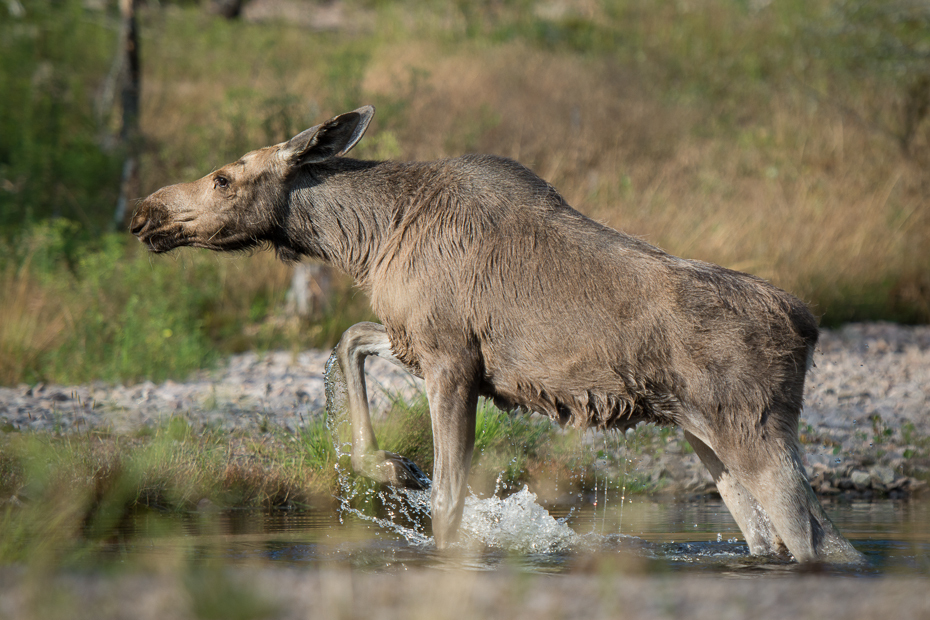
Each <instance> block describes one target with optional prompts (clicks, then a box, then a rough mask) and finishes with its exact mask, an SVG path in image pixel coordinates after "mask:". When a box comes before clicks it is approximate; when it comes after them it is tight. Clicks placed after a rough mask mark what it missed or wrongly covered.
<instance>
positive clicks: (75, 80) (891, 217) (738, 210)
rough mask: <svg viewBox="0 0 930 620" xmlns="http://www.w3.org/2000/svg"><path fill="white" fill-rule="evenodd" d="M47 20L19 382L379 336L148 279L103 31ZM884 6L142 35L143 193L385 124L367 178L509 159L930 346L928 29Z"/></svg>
mask: <svg viewBox="0 0 930 620" xmlns="http://www.w3.org/2000/svg"><path fill="white" fill-rule="evenodd" d="M37 3H38V4H37V5H36V6H35V10H33V7H30V9H29V10H28V11H27V12H26V13H27V15H26V17H22V18H11V19H10V20H4V22H3V24H2V25H0V46H2V52H3V53H0V59H2V60H0V80H2V85H3V90H4V92H7V93H9V96H8V97H7V100H6V101H7V103H8V105H5V106H4V109H3V110H2V111H0V127H2V128H3V129H2V130H0V136H2V137H0V186H2V188H0V213H2V214H3V215H2V218H0V239H2V244H3V246H4V248H3V251H2V253H0V275H2V282H0V284H2V285H3V290H4V291H9V293H8V294H4V295H0V317H3V319H4V320H2V321H0V324H3V325H10V326H12V325H21V326H22V329H19V328H17V329H13V328H12V327H9V328H6V329H5V330H4V333H3V335H2V338H0V382H2V383H4V384H15V383H18V382H23V381H25V382H34V381H53V382H63V381H84V380H89V379H105V380H111V381H117V380H119V381H135V380H139V379H142V378H152V379H157V378H162V377H167V376H171V377H181V376H183V375H184V374H186V373H187V372H189V371H190V370H191V369H193V368H197V367H200V366H203V365H209V364H210V362H211V360H213V359H215V358H216V357H217V356H219V355H223V354H227V353H230V352H234V351H240V350H244V349H252V348H259V349H261V348H269V347H282V346H285V347H286V346H291V347H306V346H312V345H316V346H321V345H322V346H328V345H331V344H332V343H333V342H334V341H335V340H336V339H337V338H338V335H339V333H341V330H342V329H344V327H345V326H347V325H349V324H351V322H353V321H355V320H361V319H369V318H371V316H370V311H369V310H368V308H367V300H365V299H364V297H363V296H361V295H357V294H354V293H353V292H352V290H351V283H350V282H348V281H343V280H340V281H338V282H337V286H336V290H335V291H334V293H333V297H334V302H333V303H332V304H331V311H330V312H329V313H328V314H326V315H325V316H322V317H317V318H315V319H314V320H312V321H310V322H307V321H303V322H301V321H297V320H294V319H293V318H291V317H289V316H288V315H287V313H286V312H285V311H284V309H283V308H284V305H285V304H284V299H285V293H286V290H287V287H288V283H289V278H290V270H289V269H290V268H289V267H287V266H284V265H280V264H278V263H276V262H275V261H274V259H273V258H272V257H271V256H270V255H268V254H266V253H261V252H260V253H257V254H255V255H253V256H249V257H238V258H232V259H229V258H219V257H215V256H207V255H206V254H205V253H202V252H201V253H197V252H177V253H175V254H173V255H172V256H171V257H159V258H150V257H147V256H145V255H144V253H143V252H141V251H140V249H139V248H138V247H136V244H133V243H131V239H129V238H128V235H126V234H125V233H119V234H117V235H114V236H109V235H106V234H105V231H106V230H107V228H108V226H109V222H110V218H111V217H112V212H113V206H114V204H115V188H116V186H117V184H118V177H119V168H120V165H119V164H120V161H121V155H120V153H119V150H118V149H115V150H114V149H113V148H111V147H110V146H107V145H108V144H111V140H110V138H109V137H108V136H112V134H113V131H114V126H115V125H114V123H115V121H114V118H115V117H118V114H116V113H114V112H112V111H111V110H109V109H107V110H103V111H101V110H100V109H99V106H97V108H95V105H96V104H95V102H97V101H99V100H100V98H99V97H98V95H99V93H100V92H102V91H101V88H102V86H103V85H104V84H105V83H106V80H105V77H106V73H107V71H108V70H109V68H108V67H109V54H110V53H111V50H112V49H113V46H112V33H111V31H110V30H109V28H108V23H109V22H108V19H109V17H108V15H107V14H106V13H99V12H94V11H92V10H88V9H85V8H83V7H82V5H81V4H80V3H79V2H77V1H76V0H73V1H68V2H66V3H65V5H64V9H62V10H55V11H53V10H48V11H42V10H41V7H42V6H44V5H42V2H41V0H37ZM883 6H885V7H886V9H887V10H884V12H879V13H880V16H881V19H873V18H871V17H869V15H872V13H869V11H872V12H873V13H874V11H873V10H872V9H868V10H866V9H867V8H868V7H865V5H863V6H862V7H860V6H859V5H858V4H856V3H846V4H843V3H834V2H832V1H831V0H818V1H817V2H809V3H801V2H779V3H762V4H758V3H755V4H754V3H740V2H728V1H724V0H708V1H707V2H703V3H701V5H700V7H699V8H697V7H690V5H685V4H682V3H674V2H664V1H661V2H646V1H645V0H624V1H620V0H604V1H601V2H593V3H581V4H578V5H565V6H561V5H559V6H556V5H551V6H550V5H548V4H538V3H534V2H529V1H528V0H509V1H506V2H500V3H478V4H474V3H461V2H458V3H442V2H438V3H418V2H412V1H411V2H396V3H367V2H349V1H347V4H346V11H347V13H346V14H347V15H349V16H350V19H351V20H353V23H354V24H355V25H354V27H353V28H350V29H345V30H344V31H335V32H324V33H315V34H313V35H312V36H309V35H307V33H306V31H305V30H303V29H302V28H300V27H298V26H295V25H288V24H286V23H263V24H253V23H247V22H244V21H227V20H223V19H220V18H217V17H215V16H211V15H208V14H206V13H204V12H202V11H201V10H200V9H199V8H198V7H194V6H186V5H177V6H174V5H172V6H166V7H163V8H158V7H155V6H154V5H153V6H152V7H144V8H142V9H141V10H142V11H143V20H142V24H143V27H142V52H143V72H144V74H143V84H144V87H143V88H144V91H143V100H142V114H141V123H142V132H143V135H144V144H143V152H142V156H141V160H140V165H139V186H138V193H139V195H144V194H147V193H148V192H150V191H152V190H154V189H156V188H158V187H160V186H163V185H165V184H168V183H173V182H177V181H179V180H189V179H192V178H195V177H198V176H200V175H202V174H204V173H205V172H207V171H209V170H211V169H213V168H215V167H217V166H220V165H222V164H224V163H226V162H228V161H231V160H233V159H235V158H236V157H238V156H239V155H241V154H242V153H243V152H245V151H247V150H250V149H253V148H257V147H259V146H263V145H266V144H269V143H273V142H277V141H280V140H283V139H286V138H287V137H289V136H290V135H292V134H294V133H297V132H298V131H300V130H301V129H303V128H306V127H309V126H310V125H313V124H315V123H317V122H319V121H320V120H321V119H323V118H325V117H327V116H329V115H331V114H335V113H338V112H342V111H344V110H346V109H348V108H352V107H356V106H358V105H360V104H362V103H373V104H375V105H376V106H377V107H378V115H377V117H376V120H375V124H374V126H373V127H372V130H371V131H370V135H369V136H368V137H366V139H365V140H364V141H363V142H362V143H361V144H360V146H359V147H358V148H357V150H356V152H355V154H356V155H357V156H359V157H372V158H395V159H429V158H436V157H445V156H450V155H457V154H461V153H464V152H470V151H482V152H491V153H497V154H501V155H505V156H509V157H513V158H516V159H518V160H520V161H521V162H523V163H525V164H527V165H528V166H530V167H531V168H532V169H534V170H535V171H536V172H537V173H539V174H540V175H541V176H543V177H544V178H546V179H547V180H549V181H550V182H552V183H553V184H554V185H555V186H556V187H558V188H559V189H560V190H561V191H562V193H563V194H564V195H565V196H566V198H567V199H568V200H569V202H570V203H572V204H573V205H575V206H576V207H577V208H579V209H580V210H582V211H583V212H585V213H587V214H589V215H591V216H593V217H595V218H597V219H599V220H601V221H604V222H606V223H608V224H610V225H612V226H615V227H618V228H621V229H623V230H626V231H627V232H630V233H632V234H635V235H637V236H640V237H643V238H645V239H647V240H648V241H650V242H653V243H655V244H657V245H659V246H661V247H663V248H665V249H667V250H669V251H671V252H673V253H675V254H678V255H682V256H687V257H691V258H697V259H701V260H708V261H711V262H716V263H719V264H723V265H726V266H729V267H733V268H736V269H740V270H745V271H749V272H752V273H755V274H758V275H760V276H762V277H764V278H767V279H769V280H771V281H773V282H774V283H776V284H778V285H779V286H781V287H783V288H785V289H787V290H790V291H792V292H793V293H795V294H796V295H798V296H799V297H801V298H802V299H804V300H805V301H808V302H809V303H810V304H811V305H812V307H813V309H814V310H815V312H816V313H818V314H819V315H820V316H821V318H822V322H823V323H824V324H826V325H836V324H839V323H842V322H845V321H850V320H863V319H887V320H896V321H906V322H925V321H928V320H930V276H928V274H930V252H928V250H927V248H928V247H930V215H928V213H930V209H928V208H927V202H926V201H927V198H926V195H927V192H926V183H927V177H926V172H925V171H926V163H927V162H928V161H930V125H928V122H927V120H926V114H924V113H922V112H921V110H923V107H922V106H921V103H920V102H921V99H920V97H922V96H923V95H921V94H920V93H921V92H923V91H921V90H920V88H921V84H923V83H924V81H925V79H924V76H923V73H922V71H923V69H922V68H921V67H922V66H923V65H922V64H921V63H919V62H915V60H914V58H915V56H914V54H918V55H919V51H920V50H921V49H923V48H922V47H921V46H922V45H924V44H925V42H926V40H927V32H930V27H928V26H927V25H928V24H930V20H928V19H926V18H927V16H925V15H923V14H922V13H921V14H917V13H914V14H913V15H912V14H910V13H907V12H906V11H904V9H908V6H910V5H907V6H905V5H904V4H902V3H900V2H896V1H894V0H889V1H888V2H886V3H885V4H884V5H883ZM857 7H858V8H857ZM911 8H913V7H911ZM908 10H911V9H908ZM863 11H864V12H863ZM902 11H904V12H902ZM905 13H907V14H905ZM72 23H75V24H78V26H77V27H74V28H71V27H69V24H72ZM50 41H56V44H55V45H51V44H50ZM889 41H897V43H896V44H895V45H890V44H888V45H885V43H887V42H889ZM881 42H885V43H881ZM883 45H884V47H882V46H883ZM68 50H71V52H73V53H70V52H68ZM243 50H248V53H243ZM889 50H891V51H889ZM61 102H67V103H68V105H61ZM104 112H105V113H104ZM55 128H58V129H55ZM65 128H66V131H65V130H64V129H65ZM905 142H906V148H905V147H904V143H905ZM169 333H170V336H165V335H166V334H169ZM98 343H99V346H98ZM76 360H81V361H80V363H76Z"/></svg>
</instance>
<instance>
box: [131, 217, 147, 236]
mask: <svg viewBox="0 0 930 620" xmlns="http://www.w3.org/2000/svg"><path fill="white" fill-rule="evenodd" d="M148 223H149V221H148V219H147V218H144V217H134V218H132V222H130V224H129V231H130V232H131V233H132V234H134V235H138V234H139V233H140V232H142V229H144V228H145V226H146V224H148Z"/></svg>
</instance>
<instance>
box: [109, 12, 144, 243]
mask: <svg viewBox="0 0 930 620" xmlns="http://www.w3.org/2000/svg"><path fill="white" fill-rule="evenodd" d="M119 10H120V16H121V18H122V25H121V28H120V41H121V45H120V50H121V51H120V53H121V54H122V55H123V67H122V80H121V82H122V87H121V89H120V105H121V107H122V112H123V118H122V125H121V127H120V134H119V139H120V143H121V144H122V147H123V149H125V152H126V159H125V161H124V162H123V175H122V179H121V180H120V190H119V199H118V200H117V202H116V213H115V214H114V216H113V227H114V228H120V227H122V226H124V225H125V223H126V211H127V205H128V203H129V199H130V196H131V195H132V194H134V193H135V192H134V189H135V188H136V187H137V185H138V183H137V179H138V174H137V169H138V167H137V165H136V164H137V159H138V150H139V148H138V146H139V95H140V92H141V73H142V71H141V64H140V60H139V32H138V24H137V22H136V0H120V1H119Z"/></svg>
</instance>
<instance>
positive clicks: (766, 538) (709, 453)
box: [685, 431, 788, 556]
mask: <svg viewBox="0 0 930 620" xmlns="http://www.w3.org/2000/svg"><path fill="white" fill-rule="evenodd" d="M685 439H687V440H688V443H690V444H691V447H692V448H694V451H695V453H697V455H698V456H699V457H700V459H701V462H702V463H704V466H705V467H707V470H708V471H709V472H710V475H711V476H713V478H714V482H715V483H716V485H717V492H718V493H720V497H721V498H723V501H724V503H725V504H726V505H727V508H728V509H729V510H730V514H731V515H733V520H734V521H736V524H737V525H738V526H739V529H740V530H742V532H743V536H744V537H745V538H746V543H747V544H748V545H749V552H750V553H751V554H752V555H778V556H787V555H788V549H787V547H785V543H784V542H783V541H782V539H781V538H780V537H779V536H778V533H777V532H776V531H775V527H774V526H773V525H772V520H771V519H770V518H769V516H768V515H767V514H766V513H765V510H763V508H762V504H760V503H759V501H758V500H757V499H756V498H755V497H753V496H752V494H751V493H750V492H749V491H748V490H746V488H745V487H744V486H743V485H741V484H740V483H739V482H738V481H737V480H736V478H735V477H734V476H733V475H732V474H731V473H730V471H729V470H728V469H727V467H726V465H724V464H723V463H722V462H721V461H720V459H719V458H717V455H716V453H715V452H714V451H713V450H711V449H710V447H708V445H707V444H705V443H704V442H703V441H701V440H700V439H698V438H697V437H695V436H694V435H692V434H691V433H689V432H688V431H685Z"/></svg>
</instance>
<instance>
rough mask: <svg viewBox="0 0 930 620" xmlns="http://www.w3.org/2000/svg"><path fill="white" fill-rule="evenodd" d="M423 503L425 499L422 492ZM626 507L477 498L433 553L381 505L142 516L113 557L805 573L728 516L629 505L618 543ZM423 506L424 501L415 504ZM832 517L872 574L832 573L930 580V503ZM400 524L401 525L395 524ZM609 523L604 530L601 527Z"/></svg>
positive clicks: (880, 505)
mask: <svg viewBox="0 0 930 620" xmlns="http://www.w3.org/2000/svg"><path fill="white" fill-rule="evenodd" d="M419 493H421V494H422V493H423V492H419ZM617 499H618V498H614V497H611V498H610V501H609V502H608V505H611V504H613V506H614V508H611V509H608V510H607V514H606V515H604V514H602V512H603V511H602V510H600V509H595V507H594V506H593V505H592V504H578V505H575V506H557V507H556V506H554V507H550V509H546V508H545V507H544V506H542V505H540V504H539V502H538V501H537V499H536V497H535V496H534V495H533V494H532V493H531V492H529V490H527V489H521V490H520V491H518V492H516V493H514V494H512V495H510V496H508V497H506V498H503V499H502V498H500V497H490V498H477V497H474V496H472V497H470V498H469V501H468V504H467V507H466V514H465V517H464V519H463V531H462V540H461V542H460V543H458V544H457V545H455V546H454V548H453V549H452V550H450V551H447V552H439V551H437V550H436V549H435V547H434V545H433V544H432V540H431V538H430V536H429V528H428V525H426V524H419V525H418V526H417V527H411V526H410V524H409V523H408V522H407V521H408V520H409V519H410V515H411V514H415V513H416V509H415V510H412V511H409V512H407V513H404V514H401V513H399V512H396V506H393V505H390V504H389V505H386V506H382V507H381V509H380V510H378V511H376V512H377V514H376V515H367V514H363V513H362V512H360V511H350V512H344V511H342V510H323V511H305V512H293V511H289V512H285V511H273V512H263V511H242V510H234V511H225V512H220V513H215V514H206V515H201V514H189V515H160V514H155V513H143V514H139V515H137V516H136V518H135V519H133V520H131V521H129V522H128V523H127V525H126V527H124V529H123V530H122V532H121V536H120V537H119V540H118V541H114V542H112V543H110V544H109V546H107V548H106V549H105V550H104V551H105V554H106V555H108V556H110V557H117V558H118V559H120V560H121V561H128V560H139V561H141V562H143V563H151V562H152V561H158V560H159V559H161V560H166V559H167V560H170V561H171V562H174V561H177V560H178V559H181V558H184V559H186V560H193V561H210V560H220V561H223V562H226V563H233V564H249V563H256V562H258V563H273V564H276V565H289V566H302V567H313V568H320V567H324V566H332V565H339V566H350V567H353V568H356V569H361V570H368V571H392V570H405V569H408V568H414V567H431V568H435V569H440V570H444V569H452V568H464V569H469V570H479V571H482V570H493V569H495V568H499V567H501V566H507V567H510V568H516V569H519V570H524V571H528V572H534V573H562V572H570V571H573V570H575V569H576V568H577V567H578V566H579V565H584V564H586V563H589V562H590V561H592V558H598V560H597V561H603V560H604V559H605V558H606V559H607V560H608V561H610V562H613V563H618V562H619V563H621V564H623V565H625V566H633V567H635V569H636V570H642V571H647V572H654V571H659V572H668V571H677V572H691V573H694V572H697V573H723V574H753V573H771V572H791V571H796V570H799V566H798V565H797V564H793V563H789V562H782V561H777V560H773V559H770V558H753V557H751V556H749V554H748V549H747V547H746V545H745V543H744V542H743V540H742V535H741V533H740V531H739V528H738V527H737V526H736V524H735V523H734V522H733V520H732V518H731V517H730V515H729V513H728V512H727V509H726V506H725V505H724V504H723V503H722V502H720V501H702V502H690V503H677V502H660V501H653V500H644V499H640V498H634V499H633V500H632V501H630V499H629V498H627V501H626V505H625V507H624V509H623V515H624V516H623V523H622V529H623V531H624V532H627V533H624V534H621V533H620V527H619V522H618V519H619V511H620V502H619V501H617ZM412 501H413V502H414V503H417V502H423V501H425V498H424V497H423V496H422V495H415V496H414V497H413V499H412ZM827 509H828V512H829V513H830V516H831V517H832V518H833V519H834V521H835V522H836V523H837V525H838V526H839V527H840V529H841V530H842V531H843V532H844V533H845V534H846V535H847V536H848V537H849V539H850V540H851V541H852V542H853V544H854V545H855V546H856V548H857V549H859V550H860V551H862V552H863V553H864V554H865V555H866V557H867V558H868V559H869V562H870V564H869V565H868V566H866V567H835V568H828V569H826V570H828V571H829V572H832V573H834V574H846V575H862V576H869V575H894V574H911V575H912V574H924V575H930V502H927V501H923V502H917V501H910V502H905V501H891V500H887V501H874V502H854V503H852V504H834V505H830V506H828V507H827ZM392 518H393V519H396V521H392ZM605 522H606V530H605V529H602V526H603V524H604V523H605Z"/></svg>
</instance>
